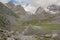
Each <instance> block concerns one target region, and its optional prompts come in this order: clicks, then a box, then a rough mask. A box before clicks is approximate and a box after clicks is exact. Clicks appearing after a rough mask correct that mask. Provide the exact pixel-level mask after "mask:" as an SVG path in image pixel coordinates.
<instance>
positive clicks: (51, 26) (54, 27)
mask: <svg viewBox="0 0 60 40" xmlns="http://www.w3.org/2000/svg"><path fill="white" fill-rule="evenodd" d="M40 26H41V27H42V28H44V29H47V30H60V25H59V24H41V25H40Z"/></svg>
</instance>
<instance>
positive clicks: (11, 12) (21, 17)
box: [0, 2, 60, 27]
mask: <svg viewBox="0 0 60 40" xmlns="http://www.w3.org/2000/svg"><path fill="white" fill-rule="evenodd" d="M59 8H60V6H56V5H50V6H48V7H47V9H49V11H55V12H56V11H57V10H58V11H60V9H59ZM29 13H31V12H26V11H25V10H24V8H23V7H22V6H21V5H15V4H13V3H12V2H8V3H6V4H3V3H1V2H0V15H3V16H6V17H7V18H6V20H5V21H6V22H7V23H8V26H10V27H15V26H17V25H18V24H19V23H20V24H19V25H21V24H35V23H36V24H40V23H43V24H60V12H59V13H57V12H56V14H51V13H50V12H46V11H45V10H44V8H42V7H39V8H38V9H37V10H36V12H35V14H29ZM2 20H3V19H2ZM5 21H3V22H5ZM17 21H18V22H17ZM0 25H2V24H0Z"/></svg>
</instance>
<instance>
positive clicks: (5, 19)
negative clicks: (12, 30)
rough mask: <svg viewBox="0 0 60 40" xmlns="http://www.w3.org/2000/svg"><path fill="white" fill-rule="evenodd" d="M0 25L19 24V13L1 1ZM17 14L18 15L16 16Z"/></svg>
mask: <svg viewBox="0 0 60 40" xmlns="http://www.w3.org/2000/svg"><path fill="white" fill-rule="evenodd" d="M0 15H1V16H0V17H1V18H0V19H1V20H0V22H1V23H2V24H1V23H0V25H5V24H6V25H5V26H10V27H12V26H15V25H17V22H16V18H17V16H18V15H17V14H15V13H14V12H13V11H12V10H11V9H9V8H8V7H7V6H5V5H4V4H3V3H1V2H0ZM16 15H17V16H16Z"/></svg>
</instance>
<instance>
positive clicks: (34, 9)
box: [24, 5, 36, 13]
mask: <svg viewBox="0 0 60 40" xmlns="http://www.w3.org/2000/svg"><path fill="white" fill-rule="evenodd" d="M24 9H25V10H26V11H28V12H31V13H34V12H35V11H36V8H35V7H34V6H31V5H29V6H27V7H24Z"/></svg>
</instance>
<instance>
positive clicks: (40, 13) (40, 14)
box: [35, 7, 50, 19]
mask: <svg viewBox="0 0 60 40" xmlns="http://www.w3.org/2000/svg"><path fill="white" fill-rule="evenodd" d="M35 13H36V15H37V17H39V18H40V19H45V18H47V17H48V16H49V15H50V14H49V13H47V12H46V11H45V10H44V9H43V8H41V7H39V8H38V9H37V11H36V12H35Z"/></svg>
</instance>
